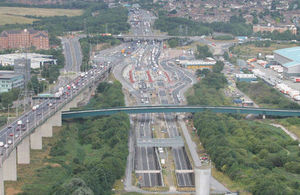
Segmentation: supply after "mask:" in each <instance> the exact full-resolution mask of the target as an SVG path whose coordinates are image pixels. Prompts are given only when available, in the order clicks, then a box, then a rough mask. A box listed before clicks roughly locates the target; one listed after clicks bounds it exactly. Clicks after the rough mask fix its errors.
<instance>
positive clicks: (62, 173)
mask: <svg viewBox="0 0 300 195" xmlns="http://www.w3.org/2000/svg"><path fill="white" fill-rule="evenodd" d="M122 97H124V95H123V93H122V86H121V84H120V83H119V82H113V83H107V82H104V83H101V84H100V85H99V86H98V88H97V91H96V95H95V97H94V98H92V100H91V102H90V103H89V104H88V105H87V107H89V106H92V105H94V106H96V107H97V108H98V107H99V108H100V107H101V108H103V107H113V106H119V105H121V106H124V99H123V98H122ZM111 98H115V99H113V100H114V101H111V100H112V99H111ZM102 101H103V102H102ZM129 129H130V123H129V117H128V115H127V114H124V113H118V114H115V115H111V116H106V117H94V118H92V117H91V118H87V119H85V120H83V119H79V120H76V121H75V120H71V121H67V122H66V123H64V125H63V129H62V130H61V131H60V133H59V135H58V139H57V140H56V141H55V143H54V144H52V145H51V149H50V157H49V158H47V159H46V160H45V161H46V163H47V164H48V165H47V166H46V165H45V166H43V167H42V168H40V169H38V170H37V171H36V173H35V179H34V180H33V182H32V183H30V184H28V183H27V184H26V185H24V186H23V189H22V190H23V191H24V192H23V193H22V194H87V195H92V194H103V195H108V194H112V193H113V192H112V187H113V184H114V182H115V180H116V179H120V178H121V177H122V176H123V175H124V172H125V167H126V160H127V155H128V145H127V144H128V143H127V140H128V132H129ZM53 164H55V165H56V166H53ZM51 165H52V166H51Z"/></svg>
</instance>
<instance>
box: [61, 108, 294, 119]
mask: <svg viewBox="0 0 300 195" xmlns="http://www.w3.org/2000/svg"><path fill="white" fill-rule="evenodd" d="M204 111H211V112H215V113H232V114H255V115H265V116H298V117H299V116H300V110H287V109H270V108H251V107H228V106H227V107H226V106H177V105H160V106H133V107H115V108H105V109H98V110H74V111H63V112H62V119H70V118H83V117H90V116H92V117H93V116H105V115H112V114H115V113H118V112H124V113H127V114H142V113H184V112H189V113H196V112H204Z"/></svg>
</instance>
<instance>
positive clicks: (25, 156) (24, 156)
mask: <svg viewBox="0 0 300 195" xmlns="http://www.w3.org/2000/svg"><path fill="white" fill-rule="evenodd" d="M29 143H30V139H29V136H27V137H25V138H24V139H23V141H22V142H21V143H20V144H19V145H18V147H17V155H18V164H29V163H30V145H29Z"/></svg>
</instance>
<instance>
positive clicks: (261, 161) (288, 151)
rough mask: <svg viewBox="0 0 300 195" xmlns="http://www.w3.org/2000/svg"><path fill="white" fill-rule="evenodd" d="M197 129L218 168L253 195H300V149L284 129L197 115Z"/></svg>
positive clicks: (234, 117)
mask: <svg viewBox="0 0 300 195" xmlns="http://www.w3.org/2000/svg"><path fill="white" fill-rule="evenodd" d="M193 121H194V126H195V128H196V129H197V134H198V136H199V138H200V140H201V143H202V144H203V146H204V148H205V149H206V151H207V152H208V153H209V154H210V157H211V159H212V161H213V162H214V164H215V167H216V168H217V169H218V170H219V171H222V172H224V173H226V174H227V175H228V176H229V177H230V178H231V179H232V180H234V181H236V182H238V183H239V184H241V185H242V186H244V188H245V189H246V190H247V191H249V192H251V193H253V194H274V195H276V194H291V195H292V194H299V193H300V182H299V176H300V150H299V147H298V142H297V141H293V140H292V139H291V138H290V137H289V136H288V135H286V134H285V133H284V132H283V131H282V130H280V129H278V128H275V127H272V126H270V125H267V124H263V123H260V122H255V121H247V120H243V119H240V116H238V115H222V114H213V113H210V112H206V113H197V114H195V116H194V120H193Z"/></svg>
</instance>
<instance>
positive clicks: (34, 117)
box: [0, 65, 110, 166]
mask: <svg viewBox="0 0 300 195" xmlns="http://www.w3.org/2000/svg"><path fill="white" fill-rule="evenodd" d="M109 69H110V66H109V65H107V66H106V65H102V66H97V67H96V66H95V67H94V69H92V70H89V71H88V72H86V73H82V74H81V75H79V76H77V77H76V78H75V79H74V80H72V82H70V83H69V85H65V86H61V87H60V89H59V91H56V93H58V94H59V95H57V97H56V98H51V99H50V98H49V99H40V101H39V103H38V104H36V105H34V106H33V108H32V109H31V110H29V111H27V112H26V113H24V114H23V115H21V116H20V117H19V118H17V119H16V120H15V121H14V122H12V123H11V124H9V125H7V126H6V127H4V128H3V129H2V130H1V131H0V159H1V160H0V166H2V163H3V160H5V158H7V156H8V155H9V153H10V152H11V151H12V150H13V149H14V148H15V147H16V146H17V144H18V143H19V142H20V141H21V140H22V139H23V138H24V137H26V136H28V134H29V133H30V132H31V131H33V130H34V129H35V128H36V127H37V126H39V125H40V124H41V123H43V122H44V120H45V119H47V118H48V117H50V116H51V115H52V114H54V113H55V112H56V111H58V110H59V109H60V108H61V107H62V106H63V105H65V104H66V103H67V102H69V101H71V100H72V99H73V97H75V96H76V95H77V94H79V93H80V91H82V89H84V88H85V87H86V86H88V85H90V84H91V83H93V82H94V81H96V80H97V79H99V78H100V77H101V76H102V75H103V74H104V73H105V72H107V71H108V70H109Z"/></svg>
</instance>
